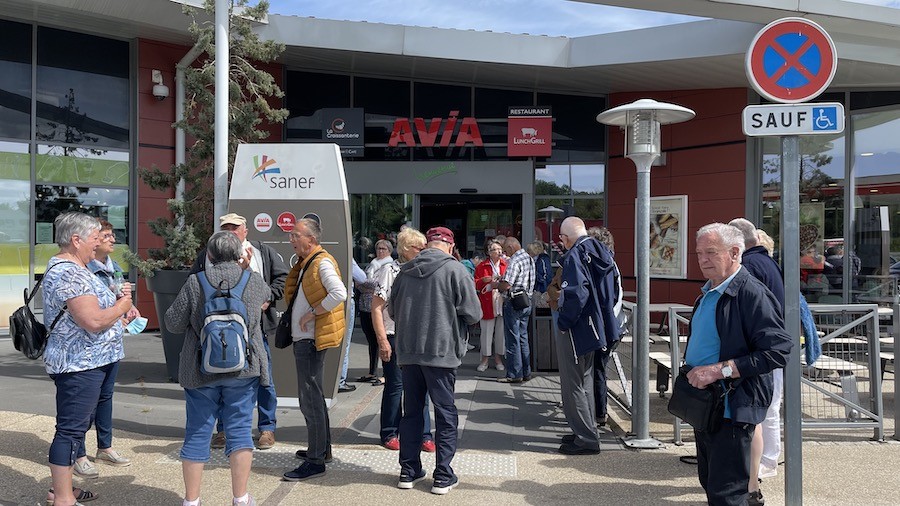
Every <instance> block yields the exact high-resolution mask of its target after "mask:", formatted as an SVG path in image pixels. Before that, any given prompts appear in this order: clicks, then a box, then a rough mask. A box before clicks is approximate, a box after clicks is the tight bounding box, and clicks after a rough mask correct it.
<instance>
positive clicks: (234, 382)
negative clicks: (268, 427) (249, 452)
mask: <svg viewBox="0 0 900 506" xmlns="http://www.w3.org/2000/svg"><path fill="white" fill-rule="evenodd" d="M258 389H259V378H227V379H223V380H221V381H217V382H215V383H212V384H209V385H206V386H202V387H200V388H185V389H184V400H185V404H184V406H185V411H186V413H187V420H186V421H185V424H184V444H183V445H182V447H181V453H180V455H181V459H182V460H189V461H191V462H208V461H209V438H210V437H211V436H212V430H213V426H214V425H215V423H216V416H217V415H219V416H220V418H221V419H222V422H223V423H224V425H225V434H227V436H228V437H227V439H226V440H225V455H226V456H229V455H231V454H232V452H234V451H235V450H243V449H247V448H249V449H253V434H252V430H253V406H255V405H256V393H257V390H258Z"/></svg>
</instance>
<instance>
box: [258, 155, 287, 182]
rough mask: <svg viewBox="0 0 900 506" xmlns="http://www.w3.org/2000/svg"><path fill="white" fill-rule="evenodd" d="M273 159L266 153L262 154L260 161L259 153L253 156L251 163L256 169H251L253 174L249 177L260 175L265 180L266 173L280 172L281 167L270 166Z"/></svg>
mask: <svg viewBox="0 0 900 506" xmlns="http://www.w3.org/2000/svg"><path fill="white" fill-rule="evenodd" d="M275 163H276V162H275V159H274V158H269V157H268V156H266V155H262V163H259V155H255V156H254V157H253V165H254V166H256V170H254V171H253V176H252V177H251V178H250V179H255V178H257V177H260V176H262V178H263V180H264V181H265V180H266V174H281V169H280V168H278V167H272V165H275Z"/></svg>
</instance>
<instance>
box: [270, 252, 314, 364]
mask: <svg viewBox="0 0 900 506" xmlns="http://www.w3.org/2000/svg"><path fill="white" fill-rule="evenodd" d="M322 253H323V252H322V251H319V252H317V253H316V254H315V255H313V256H311V257H310V258H309V260H307V261H306V264H305V265H304V266H303V268H302V269H301V270H300V276H298V277H297V290H295V291H294V295H293V296H292V297H291V301H290V302H289V303H288V306H287V309H285V310H284V313H281V319H280V320H278V327H277V328H276V329H275V347H276V348H278V349H284V348H287V347H288V346H290V345H291V343H293V342H294V338H293V337H291V312H292V311H293V309H294V301H295V300H297V294H298V293H300V290H302V289H303V275H304V274H306V269H307V268H308V267H309V264H311V263H312V261H313V260H315V258H316V257H317V256H319V255H321V254H322Z"/></svg>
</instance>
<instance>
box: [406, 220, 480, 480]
mask: <svg viewBox="0 0 900 506" xmlns="http://www.w3.org/2000/svg"><path fill="white" fill-rule="evenodd" d="M425 239H426V240H427V241H428V243H427V245H426V247H425V249H424V250H422V252H421V253H419V255H418V256H416V258H414V259H412V260H410V261H409V262H406V263H405V264H403V265H402V266H401V267H400V273H399V274H397V278H396V279H395V280H394V284H393V286H392V289H391V300H390V301H389V302H388V311H389V312H390V314H391V316H392V317H393V319H394V329H395V335H396V344H397V349H396V352H397V362H398V364H399V365H400V367H401V370H402V372H401V374H402V375H403V417H402V418H401V419H400V481H399V483H398V484H397V487H398V488H402V489H411V488H413V486H414V485H415V484H416V483H417V482H419V481H421V480H423V479H424V478H425V470H424V469H422V459H421V457H420V455H419V451H420V449H421V447H422V433H423V428H424V424H425V419H424V416H423V409H424V407H425V396H426V395H428V396H430V397H431V402H432V404H433V405H434V425H435V434H434V442H435V444H436V446H437V452H436V456H435V462H436V465H435V470H434V484H433V486H432V488H431V492H432V493H433V494H441V495H443V494H446V493H447V492H449V491H450V489H452V488H453V487H455V486H456V485H457V483H459V479H458V478H457V477H456V474H454V473H453V469H452V468H451V467H450V461H451V460H453V456H454V454H455V453H456V438H457V425H458V423H459V418H458V415H457V410H456V403H455V401H454V398H453V396H454V389H455V385H456V369H457V368H458V367H459V366H460V364H461V363H462V357H463V354H465V352H466V340H465V332H464V330H465V328H466V326H467V325H472V324H474V323H476V322H478V321H479V320H481V303H480V302H479V300H478V295H477V294H476V293H475V284H474V283H472V277H471V276H470V275H469V271H467V270H466V268H465V267H464V266H463V265H462V264H461V263H459V262H458V261H457V260H456V259H455V258H453V256H452V252H453V245H454V242H455V241H454V238H453V232H451V231H450V230H449V229H447V228H444V227H433V228H430V229H429V230H428V232H426V233H425Z"/></svg>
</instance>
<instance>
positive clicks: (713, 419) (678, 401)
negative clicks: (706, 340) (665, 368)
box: [668, 337, 733, 434]
mask: <svg viewBox="0 0 900 506" xmlns="http://www.w3.org/2000/svg"><path fill="white" fill-rule="evenodd" d="M673 339H677V337H673ZM689 343H690V339H688V343H686V344H685V346H684V353H685V354H687V347H688V344H689ZM681 360H682V362H684V356H683V355H682V358H681ZM690 370H691V366H689V365H686V364H685V365H682V366H681V367H680V368H679V369H678V376H676V377H675V380H674V381H672V397H671V398H669V405H668V410H669V413H671V414H673V415H675V416H677V417H678V418H680V419H682V420H684V421H685V422H687V424H688V425H690V426H691V427H693V428H694V429H696V430H698V431H701V432H708V433H710V434H712V433H714V432H717V431H718V430H719V428H720V427H721V425H722V418H723V417H724V416H725V396H726V395H728V392H730V391H731V390H733V384H732V382H728V388H727V389H726V388H724V387H723V386H722V382H721V381H714V382H712V383H710V384H709V385H707V387H706V388H694V387H693V386H691V384H690V383H689V382H688V378H687V373H688V371H690Z"/></svg>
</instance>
